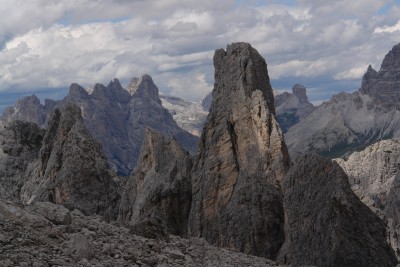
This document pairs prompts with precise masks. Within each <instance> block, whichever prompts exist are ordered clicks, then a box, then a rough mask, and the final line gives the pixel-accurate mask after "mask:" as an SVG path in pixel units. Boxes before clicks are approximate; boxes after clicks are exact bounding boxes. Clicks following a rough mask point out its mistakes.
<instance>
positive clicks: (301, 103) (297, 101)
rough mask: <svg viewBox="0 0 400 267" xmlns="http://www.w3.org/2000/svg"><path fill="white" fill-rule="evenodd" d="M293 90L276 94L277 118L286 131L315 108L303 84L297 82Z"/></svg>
mask: <svg viewBox="0 0 400 267" xmlns="http://www.w3.org/2000/svg"><path fill="white" fill-rule="evenodd" d="M292 92H293V93H287V92H284V93H283V94H280V95H276V96H275V110H276V119H277V120H278V122H279V126H280V127H281V129H282V132H284V133H285V132H287V131H288V130H289V128H290V127H292V126H293V125H295V124H296V123H298V122H299V121H300V120H302V119H304V118H305V117H307V116H308V114H310V113H311V112H312V111H313V110H314V106H313V104H311V103H310V102H308V97H307V91H306V88H305V87H304V86H303V85H300V84H295V85H294V86H293V88H292Z"/></svg>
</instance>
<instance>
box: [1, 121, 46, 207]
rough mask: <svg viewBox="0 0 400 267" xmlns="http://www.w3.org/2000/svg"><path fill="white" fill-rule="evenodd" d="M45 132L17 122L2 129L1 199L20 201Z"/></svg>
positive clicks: (29, 124) (33, 125) (28, 124)
mask: <svg viewBox="0 0 400 267" xmlns="http://www.w3.org/2000/svg"><path fill="white" fill-rule="evenodd" d="M43 136H44V131H43V130H41V129H40V128H39V127H38V126H37V125H36V124H33V123H30V122H21V121H15V122H11V123H10V124H9V125H8V126H6V127H4V128H0V198H1V199H11V200H18V199H19V193H20V190H21V187H22V185H23V183H24V179H23V176H24V173H25V171H26V168H27V166H28V164H29V163H30V162H33V161H35V160H36V158H37V156H38V154H39V150H40V147H41V146H42V139H43Z"/></svg>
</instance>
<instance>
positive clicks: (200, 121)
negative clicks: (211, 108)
mask: <svg viewBox="0 0 400 267" xmlns="http://www.w3.org/2000/svg"><path fill="white" fill-rule="evenodd" d="M160 99H161V101H162V105H163V107H165V108H166V109H168V111H169V113H170V114H171V115H172V117H173V118H174V120H175V121H176V123H177V124H178V125H179V127H181V128H182V129H184V130H186V131H188V132H189V133H191V134H193V135H195V136H200V135H201V131H202V130H203V126H204V123H205V122H206V119H207V115H208V112H207V111H205V110H204V109H203V107H202V106H201V105H200V104H199V103H195V102H191V101H188V100H185V99H182V98H179V97H174V96H167V95H163V94H161V95H160Z"/></svg>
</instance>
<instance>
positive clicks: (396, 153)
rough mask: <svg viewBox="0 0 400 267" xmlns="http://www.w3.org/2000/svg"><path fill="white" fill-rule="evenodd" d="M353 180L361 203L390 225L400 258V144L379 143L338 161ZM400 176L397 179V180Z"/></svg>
mask: <svg viewBox="0 0 400 267" xmlns="http://www.w3.org/2000/svg"><path fill="white" fill-rule="evenodd" d="M335 161H336V162H337V163H338V164H339V165H340V166H341V167H342V169H343V170H344V171H345V172H346V174H347V176H348V177H349V181H350V185H351V188H352V189H353V191H354V192H355V193H356V194H357V196H358V197H359V198H360V200H361V201H362V202H363V203H364V204H365V205H367V206H368V207H369V208H370V209H371V210H372V211H374V212H375V213H376V214H377V215H378V216H379V217H380V218H381V219H383V220H384V221H385V222H386V226H387V240H388V243H389V244H390V245H391V246H392V248H393V250H394V251H395V252H396V255H397V258H398V259H399V258H400V240H399V236H400V228H399V226H400V218H399V217H398V216H397V209H398V207H400V206H399V202H398V200H397V195H396V194H397V193H398V192H397V191H398V186H399V179H400V176H399V175H398V173H399V166H400V141H399V140H398V139H389V140H383V141H379V142H376V143H375V144H372V145H370V146H368V147H366V148H365V149H364V150H362V151H360V152H353V153H352V154H351V155H350V156H349V157H348V158H345V159H340V158H339V159H335ZM396 175H397V176H396Z"/></svg>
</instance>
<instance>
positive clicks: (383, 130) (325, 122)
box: [285, 44, 400, 157]
mask: <svg viewBox="0 0 400 267" xmlns="http://www.w3.org/2000/svg"><path fill="white" fill-rule="evenodd" d="M399 62H400V44H398V45H396V46H394V47H393V49H392V50H391V51H390V52H389V53H388V54H387V55H386V56H385V59H384V60H383V63H382V66H381V69H380V70H379V72H376V71H375V70H373V69H372V68H371V66H369V67H368V70H367V72H366V74H365V75H364V78H363V82H362V87H361V88H360V90H359V91H357V92H354V93H352V94H349V93H341V94H339V95H336V96H333V97H332V99H331V100H329V101H327V102H324V103H323V104H322V105H320V106H318V107H317V108H316V109H315V110H314V111H313V112H312V113H311V114H310V115H309V116H307V118H305V119H304V120H302V121H301V122H299V123H298V124H296V125H295V126H293V127H292V128H291V129H290V130H289V131H288V132H287V133H286V135H285V140H286V143H287V145H288V147H289V150H290V152H291V153H296V152H305V151H316V152H318V153H319V154H321V155H324V156H329V157H338V156H342V155H343V154H345V153H347V152H349V151H354V150H358V149H363V148H364V147H366V146H368V145H370V144H372V143H374V142H376V141H378V140H382V139H389V138H392V137H400V111H399V107H398V105H399V104H395V103H397V102H396V101H397V100H396V99H397V95H400V91H399V88H400V86H399V83H400V77H399V75H398V73H399V68H398V66H399V65H400V63H399Z"/></svg>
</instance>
